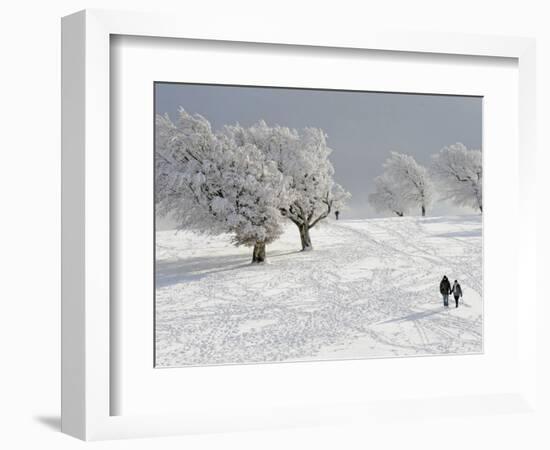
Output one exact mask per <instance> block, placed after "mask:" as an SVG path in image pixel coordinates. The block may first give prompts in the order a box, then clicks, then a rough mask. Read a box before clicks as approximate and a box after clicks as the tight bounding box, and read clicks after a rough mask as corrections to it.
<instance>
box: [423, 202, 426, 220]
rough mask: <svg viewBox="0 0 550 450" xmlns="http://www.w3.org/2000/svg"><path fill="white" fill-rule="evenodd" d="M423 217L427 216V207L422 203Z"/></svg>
mask: <svg viewBox="0 0 550 450" xmlns="http://www.w3.org/2000/svg"><path fill="white" fill-rule="evenodd" d="M422 217H426V207H425V206H424V205H422Z"/></svg>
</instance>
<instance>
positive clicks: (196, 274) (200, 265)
mask: <svg viewBox="0 0 550 450" xmlns="http://www.w3.org/2000/svg"><path fill="white" fill-rule="evenodd" d="M250 259H251V258H249V257H248V256H236V255H229V256H215V257H213V256H199V257H193V258H185V259H178V260H176V261H157V263H156V267H155V269H156V270H155V272H156V273H155V278H156V287H157V288H159V287H166V286H171V285H173V284H179V283H186V282H190V281H197V280H200V279H201V278H204V277H206V276H209V275H211V274H213V273H220V272H228V271H231V270H236V269H240V268H242V267H246V266H250Z"/></svg>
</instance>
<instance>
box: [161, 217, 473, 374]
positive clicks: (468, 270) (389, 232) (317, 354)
mask: <svg viewBox="0 0 550 450" xmlns="http://www.w3.org/2000/svg"><path fill="white" fill-rule="evenodd" d="M311 234H312V241H313V246H314V248H315V250H313V251H311V252H301V251H299V248H300V239H299V235H298V229H297V228H296V227H295V226H294V225H293V224H289V225H288V226H287V227H286V230H285V233H284V235H283V236H282V237H281V239H279V240H278V241H276V242H275V243H273V244H271V245H270V246H268V247H267V252H268V253H267V258H268V263H266V264H262V265H252V264H250V260H251V249H249V248H236V247H234V246H232V245H231V244H230V243H229V238H228V237H227V236H219V237H207V236H201V235H198V234H195V233H192V232H181V231H180V232H178V233H175V232H174V231H160V232H157V235H156V258H157V265H156V269H157V270H156V358H157V361H156V362H157V365H158V366H161V367H173V366H184V365H206V364H226V363H227V364H232V363H252V362H274V361H298V360H300V361H303V360H313V359H345V358H370V357H388V356H410V355H435V354H449V353H451V354H457V353H458V354H464V353H478V352H481V351H482V349H483V347H482V343H483V342H482V330H483V322H482V321H483V315H482V311H483V307H482V242H481V216H479V215H476V216H459V217H458V216H457V217H427V218H419V217H404V218H389V219H368V220H340V221H337V222H336V221H333V220H332V221H328V220H327V221H325V222H323V223H322V224H320V225H318V226H317V227H315V228H314V229H313V230H312V233H311ZM444 274H446V275H447V276H448V277H449V279H450V280H451V282H452V281H453V280H455V279H458V280H459V282H460V283H461V285H462V289H463V292H464V298H463V301H461V304H460V306H459V308H458V309H455V308H454V299H452V301H451V308H449V309H444V308H443V305H442V300H441V296H440V294H439V281H440V280H441V278H442V276H443V275H444Z"/></svg>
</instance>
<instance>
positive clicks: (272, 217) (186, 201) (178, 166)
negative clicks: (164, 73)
mask: <svg viewBox="0 0 550 450" xmlns="http://www.w3.org/2000/svg"><path fill="white" fill-rule="evenodd" d="M155 163H156V164H155V167H156V177H155V185H156V202H157V205H158V208H157V211H158V212H159V214H164V215H166V214H170V215H172V217H174V218H176V219H177V220H178V221H179V222H180V224H181V225H180V226H181V227H185V228H188V229H194V230H197V231H200V232H203V233H210V234H219V233H230V234H232V237H233V243H234V244H236V245H245V246H250V247H254V250H253V258H252V261H253V262H263V261H265V258H266V251H265V247H266V245H267V244H269V243H271V242H273V241H274V240H275V239H277V238H278V237H279V236H280V235H281V233H282V227H281V214H280V208H281V207H282V206H283V205H285V204H286V199H285V191H286V186H287V183H286V181H285V179H284V177H283V175H282V174H281V172H280V171H279V170H278V168H277V165H276V164H275V163H274V162H273V161H270V160H269V159H268V158H266V156H265V154H264V153H263V152H262V151H261V150H260V149H259V148H258V147H256V146H255V145H253V144H250V143H244V144H242V145H241V144H239V143H237V142H236V141H235V140H234V139H232V138H231V136H230V135H228V134H226V133H214V132H213V131H212V128H211V125H210V123H209V122H208V120H206V119H205V118H204V117H202V116H200V115H190V114H188V113H187V112H186V111H184V110H183V109H181V110H180V112H179V117H178V120H177V121H176V122H175V123H174V122H172V120H171V119H170V118H169V117H168V116H167V115H165V116H157V120H156V142H155Z"/></svg>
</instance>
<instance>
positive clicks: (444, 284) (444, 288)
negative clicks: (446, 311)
mask: <svg viewBox="0 0 550 450" xmlns="http://www.w3.org/2000/svg"><path fill="white" fill-rule="evenodd" d="M439 292H441V295H442V296H443V306H444V307H445V308H448V307H449V294H450V293H451V283H450V282H449V279H448V278H447V275H443V279H442V280H441V283H439Z"/></svg>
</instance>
